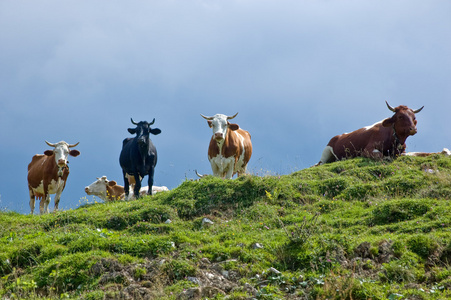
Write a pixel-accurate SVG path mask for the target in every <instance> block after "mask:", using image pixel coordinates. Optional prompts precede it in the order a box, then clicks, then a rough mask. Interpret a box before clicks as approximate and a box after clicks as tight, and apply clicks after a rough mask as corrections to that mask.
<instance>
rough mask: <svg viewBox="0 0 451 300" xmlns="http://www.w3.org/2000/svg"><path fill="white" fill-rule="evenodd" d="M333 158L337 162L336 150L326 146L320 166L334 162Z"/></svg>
mask: <svg viewBox="0 0 451 300" xmlns="http://www.w3.org/2000/svg"><path fill="white" fill-rule="evenodd" d="M333 157H334V158H335V160H338V157H337V156H336V155H335V153H334V149H333V148H332V147H331V146H326V148H324V150H323V153H322V154H321V159H320V161H319V163H318V164H325V163H327V162H329V161H330V160H332V158H333Z"/></svg>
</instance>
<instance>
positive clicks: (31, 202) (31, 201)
mask: <svg viewBox="0 0 451 300" xmlns="http://www.w3.org/2000/svg"><path fill="white" fill-rule="evenodd" d="M35 201H36V198H35V196H34V193H33V191H32V190H31V189H30V209H31V214H33V213H34V205H35Z"/></svg>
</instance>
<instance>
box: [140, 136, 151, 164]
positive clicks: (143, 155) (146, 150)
mask: <svg viewBox="0 0 451 300" xmlns="http://www.w3.org/2000/svg"><path fill="white" fill-rule="evenodd" d="M149 144H150V138H148V139H147V141H146V148H145V150H144V151H142V150H143V149H141V147H139V145H138V150H139V154H140V155H141V158H142V159H143V160H144V161H145V160H146V157H147V156H148V155H149Z"/></svg>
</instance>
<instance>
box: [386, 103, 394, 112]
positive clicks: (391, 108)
mask: <svg viewBox="0 0 451 300" xmlns="http://www.w3.org/2000/svg"><path fill="white" fill-rule="evenodd" d="M385 103H386V104H387V107H388V109H389V110H391V111H392V112H395V109H394V108H393V107H391V106H390V104H388V102H387V101H385Z"/></svg>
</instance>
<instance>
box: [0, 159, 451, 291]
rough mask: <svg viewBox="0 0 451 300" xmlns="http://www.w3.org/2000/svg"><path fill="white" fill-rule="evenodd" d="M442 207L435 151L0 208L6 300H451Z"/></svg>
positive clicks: (1, 285) (450, 176)
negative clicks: (132, 195)
mask: <svg viewBox="0 0 451 300" xmlns="http://www.w3.org/2000/svg"><path fill="white" fill-rule="evenodd" d="M450 198H451V158H449V157H445V156H442V155H434V156H430V157H427V158H420V157H417V158H416V157H401V158H399V159H397V160H395V161H393V162H386V161H373V160H369V159H363V158H358V159H352V160H346V161H341V162H336V163H332V164H327V165H323V166H320V167H316V168H309V169H305V170H301V171H298V172H295V173H293V174H290V175H284V176H264V177H259V176H253V175H248V176H243V177H240V178H238V179H234V180H221V179H217V178H213V177H210V176H208V177H205V178H203V179H201V180H199V181H185V182H183V183H182V184H181V185H180V186H179V187H177V188H176V189H174V190H173V191H170V192H167V193H161V194H157V195H155V196H152V197H146V198H143V199H140V200H135V201H122V202H110V203H96V204H87V205H84V206H81V207H79V208H77V209H75V210H68V211H61V212H57V213H52V214H48V215H42V216H30V215H20V214H17V213H15V212H2V213H0V229H1V230H0V297H1V298H9V299H24V298H27V299H60V298H68V299H104V298H121V297H122V298H126V297H131V298H134V299H178V298H182V299H187V298H189V297H194V296H193V295H198V296H199V297H202V298H208V299H225V298H227V299H248V298H252V297H253V298H256V299H284V298H287V299H370V298H371V299H447V298H450V297H451V292H450V289H451V279H450V278H451V224H450V223H451V204H450V200H451V199H450ZM204 218H208V219H210V220H211V221H213V224H211V225H207V224H204V222H203V219H204ZM167 220H170V221H171V222H166V221H167ZM271 268H273V269H271ZM274 269H275V270H276V271H272V270H274ZM277 271H278V272H277ZM189 295H191V296H189Z"/></svg>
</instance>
